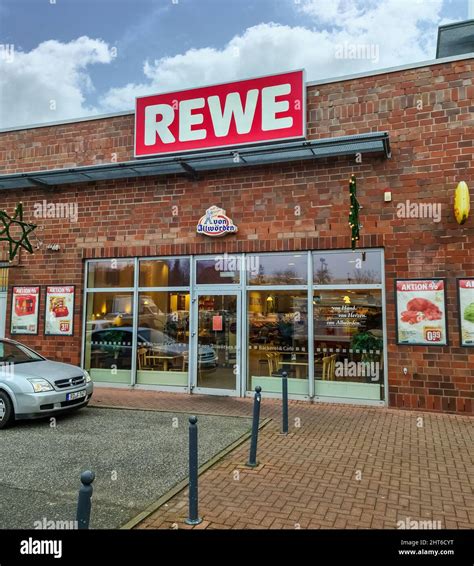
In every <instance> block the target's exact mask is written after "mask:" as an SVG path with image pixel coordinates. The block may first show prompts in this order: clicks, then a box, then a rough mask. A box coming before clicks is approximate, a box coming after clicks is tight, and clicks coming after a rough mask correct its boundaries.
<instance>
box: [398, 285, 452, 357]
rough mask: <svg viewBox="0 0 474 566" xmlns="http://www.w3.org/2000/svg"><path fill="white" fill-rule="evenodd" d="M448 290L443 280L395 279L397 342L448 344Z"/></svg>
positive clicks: (430, 344) (432, 344) (427, 344)
mask: <svg viewBox="0 0 474 566" xmlns="http://www.w3.org/2000/svg"><path fill="white" fill-rule="evenodd" d="M445 291H446V283H445V281H444V279H429V280H424V279H410V280H408V279H406V280H398V281H396V305H397V342H398V344H412V345H420V346H446V344H447V343H448V336H447V328H446V294H445Z"/></svg>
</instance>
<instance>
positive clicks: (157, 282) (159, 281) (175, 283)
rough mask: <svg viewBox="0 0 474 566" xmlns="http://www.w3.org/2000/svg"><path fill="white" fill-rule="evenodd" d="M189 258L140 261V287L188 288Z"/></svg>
mask: <svg viewBox="0 0 474 566" xmlns="http://www.w3.org/2000/svg"><path fill="white" fill-rule="evenodd" d="M189 273H190V261H189V258H187V257H184V258H178V257H176V258H169V259H150V260H148V259H147V260H141V261H140V287H188V286H189Z"/></svg>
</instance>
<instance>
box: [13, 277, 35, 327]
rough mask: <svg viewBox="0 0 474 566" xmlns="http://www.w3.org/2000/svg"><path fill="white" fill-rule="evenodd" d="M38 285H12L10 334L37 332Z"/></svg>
mask: <svg viewBox="0 0 474 566" xmlns="http://www.w3.org/2000/svg"><path fill="white" fill-rule="evenodd" d="M39 298H40V288H39V287H13V290H12V310H11V321H10V333H11V334H38V314H39Z"/></svg>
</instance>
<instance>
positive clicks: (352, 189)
mask: <svg viewBox="0 0 474 566" xmlns="http://www.w3.org/2000/svg"><path fill="white" fill-rule="evenodd" d="M349 194H350V196H351V208H350V210H349V226H350V227H351V248H352V250H355V247H356V245H357V241H358V239H359V229H360V228H361V224H360V223H359V210H360V208H361V206H360V204H359V201H358V200H357V187H356V178H355V176H354V175H351V178H350V180H349Z"/></svg>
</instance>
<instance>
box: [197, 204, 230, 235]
mask: <svg viewBox="0 0 474 566" xmlns="http://www.w3.org/2000/svg"><path fill="white" fill-rule="evenodd" d="M237 230H238V228H237V226H236V225H235V224H234V223H233V222H232V220H231V219H230V218H229V217H228V216H226V213H225V210H224V209H223V208H219V207H218V206H211V208H208V209H207V210H206V214H205V215H204V216H202V217H201V218H200V220H199V222H198V225H197V227H196V232H197V233H198V234H204V235H205V236H213V237H216V236H225V235H226V234H235V233H236V232H237Z"/></svg>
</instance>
